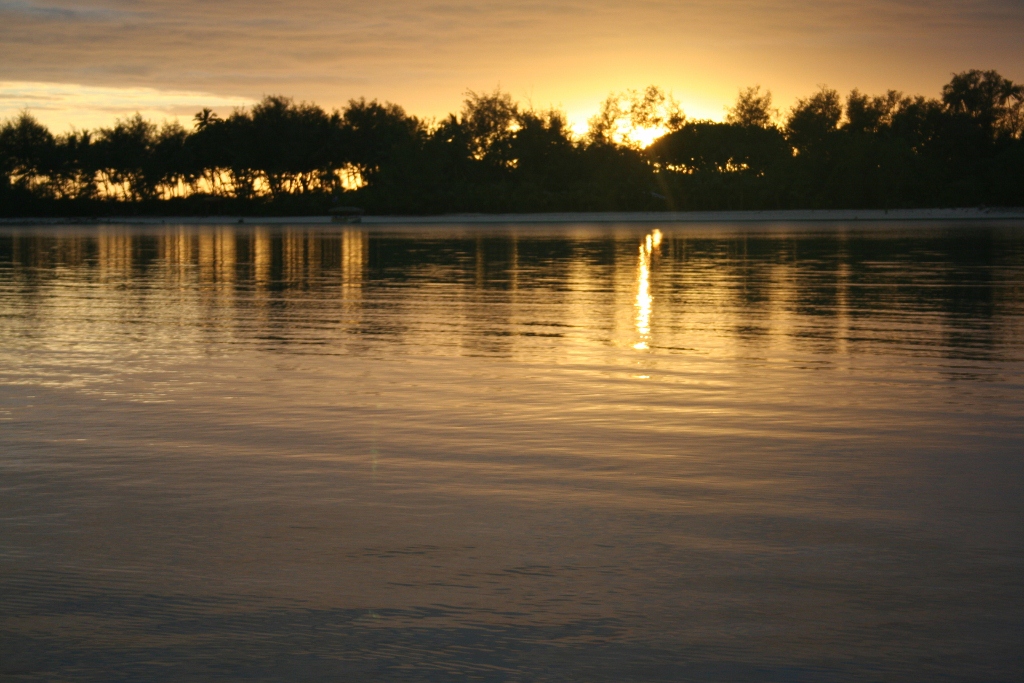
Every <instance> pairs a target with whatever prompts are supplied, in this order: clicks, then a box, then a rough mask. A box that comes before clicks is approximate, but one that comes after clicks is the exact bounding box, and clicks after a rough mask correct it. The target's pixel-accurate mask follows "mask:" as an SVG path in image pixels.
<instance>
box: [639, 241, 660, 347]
mask: <svg viewBox="0 0 1024 683" xmlns="http://www.w3.org/2000/svg"><path fill="white" fill-rule="evenodd" d="M661 237H662V235H661V230H658V229H657V228H655V229H654V230H652V231H651V232H650V234H648V235H645V236H644V238H643V240H642V241H641V243H640V256H639V259H638V262H637V275H636V281H637V291H636V309H637V310H636V333H637V335H638V336H639V337H640V341H638V342H637V343H635V344H633V348H634V349H637V350H638V351H642V350H644V349H647V348H649V346H650V345H649V342H650V336H651V309H652V308H653V306H654V297H653V296H651V260H652V259H653V258H654V255H655V253H656V252H657V250H658V249H660V247H661Z"/></svg>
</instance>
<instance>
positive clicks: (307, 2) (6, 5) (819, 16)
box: [0, 0, 1024, 115]
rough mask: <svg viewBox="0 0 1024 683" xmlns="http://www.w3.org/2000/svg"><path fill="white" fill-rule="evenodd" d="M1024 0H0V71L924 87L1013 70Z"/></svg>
mask: <svg viewBox="0 0 1024 683" xmlns="http://www.w3.org/2000/svg"><path fill="white" fill-rule="evenodd" d="M1022 34H1024V4H1022V3H1021V2H1020V0H917V1H915V2H911V1H910V0H884V1H883V0H817V1H815V2H810V1H809V0H767V1H766V0H632V1H630V2H626V1H625V0H590V1H584V0H549V1H546V2H542V1H540V0H527V1H519V2H517V1H516V0H500V1H499V0H376V1H375V2H373V3H367V2H365V1H362V0H360V1H359V2H356V1H355V0H334V1H331V0H328V1H325V0H288V1H285V2H265V1H263V0H260V1H258V2H257V1H256V0H219V1H218V2H209V0H202V1H200V0H174V1H173V2H171V0H130V1H129V0H75V1H72V0H45V2H44V1H42V0H40V1H39V2H33V1H32V0H17V1H14V2H12V1H6V0H0V79H7V80H9V81H31V82H57V83H84V84H89V85H92V86H97V87H151V88H156V89H158V90H162V91H170V90H173V91H182V92H197V91H198V92H214V93H221V94H222V95H225V96H233V97H238V98H243V99H245V98H249V99H252V98H259V97H260V96H262V95H264V94H270V93H282V94H286V95H291V96H295V97H297V98H299V99H307V100H315V101H317V102H319V103H321V104H322V105H324V106H328V107H331V106H339V105H343V104H344V103H345V101H346V100H348V99H349V98H351V97H358V96H362V95H365V96H368V97H380V98H387V99H391V100H394V101H397V102H399V103H402V104H404V105H406V106H407V108H408V109H410V110H412V111H414V112H416V113H420V114H425V115H442V114H444V113H445V112H446V111H450V110H452V109H455V108H457V107H458V100H459V98H460V95H461V93H462V92H463V91H464V90H465V89H466V88H474V89H477V90H486V89H491V88H493V87H495V86H496V85H498V84H499V83H500V84H501V85H502V86H504V87H505V88H506V89H509V90H511V91H512V92H513V94H514V95H516V96H518V97H527V96H529V97H531V98H532V99H533V101H534V103H535V104H538V105H539V106H544V105H545V104H547V103H549V102H550V103H552V104H559V103H561V104H564V105H565V106H566V107H567V108H578V107H583V106H584V102H586V103H587V104H586V106H587V107H590V108H594V107H596V105H597V102H598V101H599V100H600V99H601V98H602V97H603V96H604V95H606V94H607V93H608V92H609V91H612V90H621V89H623V88H626V87H638V86H643V85H646V84H647V83H651V82H655V83H658V84H660V85H663V86H665V87H667V88H671V89H673V90H674V91H675V92H676V94H677V95H678V96H679V97H680V99H681V100H682V101H683V104H684V106H686V107H687V109H688V111H691V112H693V113H698V114H701V115H708V114H718V113H720V112H721V107H722V105H723V104H724V103H725V101H727V100H728V99H731V97H733V96H734V94H735V92H736V90H737V89H738V88H739V87H741V86H745V85H750V84H752V83H757V82H760V83H762V84H764V85H765V86H766V87H772V88H773V90H774V91H775V93H776V95H777V96H778V97H779V101H780V104H781V103H784V102H786V101H788V100H791V99H792V98H794V97H796V96H797V95H802V94H806V93H807V92H809V91H810V90H812V89H813V88H814V87H815V86H816V85H817V84H819V83H829V84H830V85H833V86H835V87H839V88H846V87H853V86H859V87H861V88H863V89H865V90H868V91H874V90H881V89H886V88H889V87H895V88H899V89H902V90H906V91H909V92H922V93H925V94H933V93H935V92H937V89H938V88H939V87H940V86H941V84H942V83H943V82H945V81H946V80H948V77H949V74H950V73H951V72H953V71H959V70H963V69H967V68H995V69H998V70H1000V71H1002V72H1004V74H1005V75H1007V76H1008V77H1010V78H1013V79H1015V80H1024V51H1022V50H1020V48H1019V36H1020V35H1022Z"/></svg>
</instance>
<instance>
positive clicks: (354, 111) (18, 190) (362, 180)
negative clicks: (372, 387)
mask: <svg viewBox="0 0 1024 683" xmlns="http://www.w3.org/2000/svg"><path fill="white" fill-rule="evenodd" d="M621 122H625V123H624V125H625V126H626V127H629V126H633V127H645V126H646V127H659V128H660V129H663V130H666V131H667V132H666V133H665V134H664V135H662V136H661V137H660V138H658V139H657V140H655V141H654V142H653V143H651V144H650V145H648V146H647V147H642V146H641V145H639V144H637V143H636V142H635V141H633V140H632V139H631V138H629V136H628V135H625V136H624V135H621V134H618V135H617V134H616V130H617V126H618V125H619V123H621ZM1022 133H1024V85H1018V84H1015V83H1013V82H1011V81H1009V80H1007V79H1005V78H1003V77H1002V76H1000V75H999V74H998V73H996V72H995V71H977V70H974V71H966V72H963V73H960V74H956V75H954V76H953V78H952V80H951V81H950V82H949V83H948V84H947V85H946V86H944V87H943V89H942V92H941V94H940V96H939V98H938V99H928V98H925V97H921V96H916V97H911V96H906V95H903V94H902V93H899V92H896V91H889V92H887V93H885V94H882V95H877V96H868V95H864V94H862V93H860V92H859V91H857V90H854V91H853V92H851V93H850V94H849V95H848V96H847V97H846V100H845V103H844V101H843V98H842V97H841V96H840V94H839V93H838V92H836V91H835V90H830V89H828V88H822V89H821V90H820V91H819V92H817V93H814V94H813V95H811V96H810V97H808V98H806V99H801V100H799V101H797V103H796V104H795V105H794V106H793V107H792V109H790V111H789V112H788V113H786V114H785V116H780V115H779V113H778V112H777V111H776V110H775V109H773V108H772V99H771V93H770V92H762V91H761V90H760V88H759V87H755V88H749V89H747V90H745V91H742V92H741V93H740V95H739V97H738V99H737V102H736V104H735V105H734V106H733V108H732V109H731V110H730V111H729V115H728V117H727V119H726V122H725V123H715V122H712V121H694V120H688V119H687V118H686V117H685V116H684V115H683V114H682V112H681V111H679V109H678V107H677V106H675V104H674V102H672V100H671V98H667V97H666V96H665V95H664V94H663V93H662V92H661V91H660V90H659V89H658V88H655V87H650V88H648V89H647V90H645V91H643V92H641V93H636V92H633V93H627V94H625V95H621V96H611V97H609V99H608V100H607V101H606V102H605V103H604V104H603V105H602V108H601V110H600V112H599V114H598V115H596V116H595V117H594V118H593V119H591V122H590V131H589V132H588V134H587V135H585V136H583V137H582V138H577V137H575V136H573V135H572V133H571V131H570V130H569V128H568V125H567V123H566V119H565V116H564V115H563V114H561V113H560V112H558V111H554V110H552V111H536V110H534V109H532V108H531V109H527V108H523V107H521V106H520V105H519V104H518V103H516V102H515V101H514V100H513V99H512V98H511V97H510V96H509V95H508V94H505V93H501V92H494V93H492V94H477V93H474V92H470V93H468V95H467V98H466V100H465V102H464V105H463V108H462V111H461V112H459V114H458V115H455V114H452V115H449V116H448V117H447V118H445V119H443V120H440V121H424V120H421V119H418V118H416V117H414V116H410V115H408V114H406V113H405V111H404V110H403V109H402V108H401V107H399V106H397V105H394V104H388V103H386V104H381V103H379V102H377V101H371V102H367V101H366V100H353V101H351V102H350V103H349V105H348V107H347V108H345V109H344V110H343V111H334V112H330V113H329V112H326V111H324V110H323V109H321V108H320V107H318V106H316V105H313V104H306V103H296V102H294V101H292V100H290V99H288V98H285V97H279V96H274V97H267V98H265V99H264V100H263V101H262V102H260V103H259V104H256V105H255V106H253V107H252V108H251V109H249V110H236V111H234V112H232V113H231V114H230V115H228V116H226V117H225V118H221V117H220V116H218V115H217V114H216V113H214V112H213V111H211V110H209V109H204V110H202V111H201V112H199V113H198V114H196V116H195V118H194V126H193V129H192V130H191V131H189V130H186V129H185V128H183V127H182V126H180V125H178V124H166V125H164V126H163V127H158V126H156V125H155V124H153V123H151V122H149V121H146V120H144V119H143V118H142V117H141V116H139V115H136V116H134V117H131V118H128V119H125V120H119V121H117V123H116V124H115V125H114V126H113V127H111V128H102V129H100V130H97V131H92V132H71V133H66V134H63V135H53V134H52V133H51V132H50V131H49V130H47V129H46V128H45V127H44V126H42V125H41V124H40V123H38V122H37V121H36V120H35V119H34V118H33V117H32V116H31V115H30V114H29V113H27V112H26V113H23V114H21V115H20V116H18V117H16V118H14V119H12V120H9V121H6V122H4V123H3V125H2V127H0V214H3V215H7V216H27V215H68V216H71V215H100V214H108V215H109V214H147V213H148V214H216V213H239V214H318V213H325V212H327V211H328V210H329V209H330V208H331V207H332V206H335V205H339V204H344V205H359V206H363V207H365V208H366V209H367V211H369V212H371V213H393V214H425V213H445V212H466V211H473V212H533V211H600V210H619V211H628V210H645V211H656V210H666V209H669V210H686V209H785V208H897V207H922V206H976V205H978V204H988V205H1015V206H1019V205H1024V139H1022Z"/></svg>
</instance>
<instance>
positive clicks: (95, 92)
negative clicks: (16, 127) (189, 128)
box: [0, 81, 252, 130]
mask: <svg viewBox="0 0 1024 683" xmlns="http://www.w3.org/2000/svg"><path fill="white" fill-rule="evenodd" d="M249 104H252V101H251V100H249V99H246V98H240V97H222V96H217V95H212V94H210V93H202V92H188V91H174V90H157V89H155V88H116V87H102V86H100V87H97V86H85V85H77V84H72V83H37V82H19V81H0V118H10V117H12V116H16V115H18V114H19V113H20V112H22V111H26V110H27V111H29V112H31V113H32V115H33V116H35V117H36V118H38V119H39V120H40V121H42V122H43V123H45V124H46V125H47V126H49V127H50V128H52V129H54V130H63V129H66V128H68V127H70V126H72V125H74V126H76V127H78V128H96V127H100V126H107V125H110V124H111V123H113V121H114V120H115V119H117V118H123V117H125V116H129V115H131V114H134V113H135V112H139V113H141V114H142V115H143V116H145V117H147V118H149V119H152V120H155V121H162V120H165V121H172V120H177V119H185V120H186V121H187V120H188V119H189V118H191V116H192V115H193V114H195V112H197V111H199V110H200V109H202V108H203V107H212V108H215V109H220V110H221V111H225V110H231V109H233V108H235V107H244V106H247V105H249Z"/></svg>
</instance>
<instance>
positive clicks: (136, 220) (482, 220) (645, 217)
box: [0, 208, 1024, 225]
mask: <svg viewBox="0 0 1024 683" xmlns="http://www.w3.org/2000/svg"><path fill="white" fill-rule="evenodd" d="M992 220H1024V208H969V209H891V210H882V209H859V210H858V209H838V210H832V209H827V210H826V209H823V210H784V211H650V212H628V211H609V212H597V211H595V212H564V213H521V214H517V213H503V214H446V215H438V216H363V217H362V220H361V223H362V224H364V225H451V224H471V225H472V224H511V223H531V224H533V223H536V224H543V223H552V224H557V223H793V222H830V221H839V222H848V221H992ZM239 223H242V224H245V223H259V224H261V225H266V224H289V225H296V224H300V225H315V224H328V223H331V217H330V216H110V217H97V218H3V219H0V225H68V224H72V225H82V224H87V225H92V224H132V225H164V224H177V225H229V224H239Z"/></svg>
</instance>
